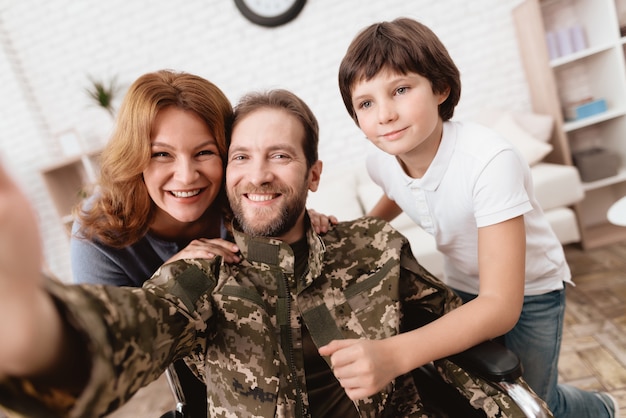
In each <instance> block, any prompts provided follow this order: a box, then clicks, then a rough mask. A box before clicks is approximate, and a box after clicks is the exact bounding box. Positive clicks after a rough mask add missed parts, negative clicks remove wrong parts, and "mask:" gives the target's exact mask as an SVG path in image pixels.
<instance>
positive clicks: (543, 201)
mask: <svg viewBox="0 0 626 418" xmlns="http://www.w3.org/2000/svg"><path fill="white" fill-rule="evenodd" d="M531 172H532V176H533V184H534V189H535V196H536V197H537V201H539V204H540V205H541V208H542V209H543V210H544V212H545V211H548V210H550V209H554V208H558V207H565V206H571V205H573V204H574V203H577V202H579V201H580V200H582V198H583V197H584V195H585V191H584V190H583V187H582V183H581V181H580V175H579V174H578V170H577V169H576V167H574V166H571V165H562V164H553V163H543V162H542V163H539V164H536V165H535V166H533V167H532V168H531Z"/></svg>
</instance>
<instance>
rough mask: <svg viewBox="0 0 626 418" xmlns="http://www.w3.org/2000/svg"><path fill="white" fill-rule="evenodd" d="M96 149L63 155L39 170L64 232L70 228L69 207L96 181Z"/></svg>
mask: <svg viewBox="0 0 626 418" xmlns="http://www.w3.org/2000/svg"><path fill="white" fill-rule="evenodd" d="M99 157H100V152H99V151H94V152H90V153H87V154H82V155H77V156H73V157H67V158H65V159H63V160H61V161H58V162H57V163H55V164H53V165H49V166H47V167H44V168H43V169H42V170H41V175H42V176H43V179H44V182H45V184H46V187H47V188H48V192H49V193H50V197H51V198H52V202H53V203H54V206H55V209H56V211H57V214H58V215H59V218H60V219H61V222H62V223H63V225H64V227H65V230H66V231H67V233H68V235H69V233H70V232H71V229H72V221H73V217H72V210H73V209H74V207H75V206H76V205H77V204H78V203H79V202H80V201H81V199H82V198H83V197H84V196H85V192H86V191H87V189H88V188H89V187H90V186H91V185H92V184H93V183H94V182H95V181H96V176H97V173H98V171H99V169H100V164H99Z"/></svg>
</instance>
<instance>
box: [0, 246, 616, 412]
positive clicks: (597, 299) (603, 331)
mask: <svg viewBox="0 0 626 418" xmlns="http://www.w3.org/2000/svg"><path fill="white" fill-rule="evenodd" d="M565 252H566V256H567V259H568V262H569V264H570V267H571V270H572V274H573V276H574V282H575V283H576V286H575V287H572V286H570V287H568V289H567V308H566V313H565V328H564V332H563V344H562V347H561V361H560V364H559V377H560V378H559V380H560V381H561V382H562V383H568V384H571V385H573V386H576V387H580V388H583V389H588V390H600V391H607V392H610V393H611V394H612V395H613V396H614V397H615V398H616V399H617V400H618V402H619V404H620V405H621V408H620V411H621V415H622V416H624V417H626V242H623V243H620V244H616V245H612V246H607V247H603V248H599V249H594V250H588V251H582V250H581V249H579V248H578V247H576V246H567V247H566V248H565ZM173 408H174V400H173V398H172V396H171V393H170V391H169V388H168V386H167V381H166V379H165V377H161V378H160V379H159V380H157V381H156V382H154V383H152V384H151V385H150V386H148V387H146V388H144V389H142V390H141V391H140V392H139V393H137V394H136V395H135V397H134V398H133V399H132V400H131V401H130V402H129V403H128V404H126V405H125V406H124V407H123V408H122V409H120V410H118V411H117V412H115V413H114V414H112V415H110V416H109V418H159V417H160V416H161V414H163V413H164V412H166V411H168V410H170V409H173ZM1 416H2V413H0V417H1Z"/></svg>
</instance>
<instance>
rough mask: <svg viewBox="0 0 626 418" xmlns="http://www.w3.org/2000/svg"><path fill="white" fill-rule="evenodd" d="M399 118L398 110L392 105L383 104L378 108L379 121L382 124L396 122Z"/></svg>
mask: <svg viewBox="0 0 626 418" xmlns="http://www.w3.org/2000/svg"><path fill="white" fill-rule="evenodd" d="M397 116H398V114H397V112H396V108H395V107H394V106H393V105H392V104H391V103H381V104H380V105H379V106H378V121H379V122H380V123H387V122H390V121H392V120H395V119H396V117H397Z"/></svg>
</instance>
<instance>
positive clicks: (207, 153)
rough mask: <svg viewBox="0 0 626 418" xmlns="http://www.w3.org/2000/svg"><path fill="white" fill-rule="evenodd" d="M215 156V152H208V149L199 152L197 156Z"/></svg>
mask: <svg viewBox="0 0 626 418" xmlns="http://www.w3.org/2000/svg"><path fill="white" fill-rule="evenodd" d="M215 154H217V153H216V152H215V151H212V150H209V149H207V150H203V151H200V152H199V153H198V155H215Z"/></svg>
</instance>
